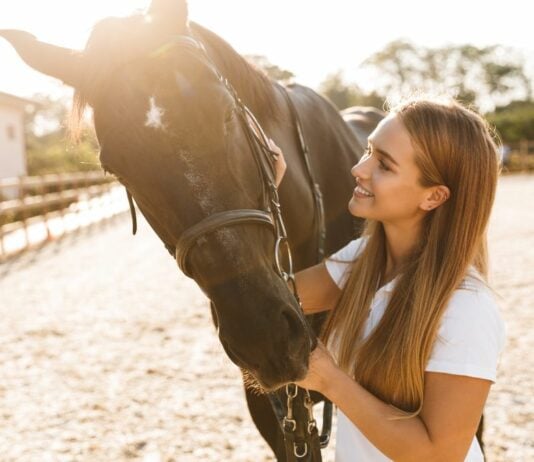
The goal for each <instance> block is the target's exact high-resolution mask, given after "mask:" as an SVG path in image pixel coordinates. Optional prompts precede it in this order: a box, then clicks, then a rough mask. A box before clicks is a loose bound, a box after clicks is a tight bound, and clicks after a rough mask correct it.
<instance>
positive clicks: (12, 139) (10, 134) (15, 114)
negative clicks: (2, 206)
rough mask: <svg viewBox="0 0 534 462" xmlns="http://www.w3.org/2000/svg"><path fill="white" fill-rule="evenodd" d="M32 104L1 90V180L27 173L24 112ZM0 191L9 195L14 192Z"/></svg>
mask: <svg viewBox="0 0 534 462" xmlns="http://www.w3.org/2000/svg"><path fill="white" fill-rule="evenodd" d="M30 104H32V102H31V101H28V100H25V99H23V98H19V97H17V96H13V95H9V94H7V93H2V92H0V180H1V179H3V178H10V177H17V176H24V175H26V174H27V168H26V141H25V133H24V114H25V110H26V107H27V106H28V105H30ZM0 193H1V194H3V195H4V197H5V196H7V197H9V196H13V193H14V192H12V191H7V190H4V191H0ZM15 194H16V193H15Z"/></svg>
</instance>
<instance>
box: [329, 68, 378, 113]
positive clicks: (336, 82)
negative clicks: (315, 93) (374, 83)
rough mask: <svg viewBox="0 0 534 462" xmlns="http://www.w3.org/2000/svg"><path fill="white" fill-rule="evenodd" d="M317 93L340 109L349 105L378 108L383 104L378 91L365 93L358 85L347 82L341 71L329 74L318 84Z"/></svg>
mask: <svg viewBox="0 0 534 462" xmlns="http://www.w3.org/2000/svg"><path fill="white" fill-rule="evenodd" d="M319 93H321V94H322V95H323V96H325V97H326V98H328V99H329V100H330V101H331V102H332V103H333V104H334V105H335V106H336V107H337V108H338V109H340V110H341V109H346V108H348V107H351V106H372V107H376V108H379V109H380V108H382V107H383V105H384V98H383V97H382V96H380V95H379V94H378V93H376V92H371V93H365V92H364V91H363V90H362V89H361V88H360V87H359V86H358V85H356V84H347V83H346V82H345V80H344V78H343V74H342V72H336V73H335V74H331V75H329V76H328V77H327V78H326V79H325V80H324V81H323V82H322V83H321V85H320V86H319Z"/></svg>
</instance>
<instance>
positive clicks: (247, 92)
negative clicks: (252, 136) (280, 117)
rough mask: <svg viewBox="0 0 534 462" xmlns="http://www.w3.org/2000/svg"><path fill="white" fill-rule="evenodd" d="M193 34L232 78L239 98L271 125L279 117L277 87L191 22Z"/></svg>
mask: <svg viewBox="0 0 534 462" xmlns="http://www.w3.org/2000/svg"><path fill="white" fill-rule="evenodd" d="M190 31H191V33H192V34H193V36H195V37H196V38H198V39H200V40H201V42H202V43H203V44H204V46H205V47H206V48H207V50H208V54H209V56H210V58H211V59H212V60H213V62H214V64H215V66H216V67H217V69H218V71H219V72H220V73H221V74H222V75H223V76H224V77H225V78H226V79H228V81H229V82H230V84H231V85H232V87H233V88H234V89H235V91H236V92H237V95H238V96H239V98H240V99H241V100H242V101H243V103H245V105H246V106H247V107H248V108H249V109H250V110H251V111H252V112H253V113H254V115H255V116H256V118H257V119H258V121H259V122H260V123H267V122H269V120H271V119H273V118H276V115H277V112H278V109H279V107H278V106H277V101H276V100H277V99H278V98H277V95H276V91H275V88H274V86H275V84H274V83H273V82H272V81H271V80H270V79H269V78H268V77H267V76H265V75H264V74H263V73H261V72H260V71H258V70H256V69H255V68H254V67H253V66H252V65H251V64H249V63H248V62H247V61H246V60H245V58H243V57H242V56H241V55H239V53H237V52H236V51H235V50H234V49H233V48H232V47H231V46H230V45H229V44H228V43H226V42H225V41H224V40H223V39H222V38H221V37H219V36H217V35H216V34H214V33H213V32H211V31H210V30H208V29H206V28H204V27H202V26H200V25H199V24H196V23H191V25H190Z"/></svg>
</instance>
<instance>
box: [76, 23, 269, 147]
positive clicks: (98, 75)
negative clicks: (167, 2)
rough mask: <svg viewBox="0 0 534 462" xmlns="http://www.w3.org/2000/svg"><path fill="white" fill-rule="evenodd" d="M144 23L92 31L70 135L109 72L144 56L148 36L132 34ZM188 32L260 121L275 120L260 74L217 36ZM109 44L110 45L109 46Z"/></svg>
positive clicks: (266, 80)
mask: <svg viewBox="0 0 534 462" xmlns="http://www.w3.org/2000/svg"><path fill="white" fill-rule="evenodd" d="M143 21H144V17H143V16H142V15H134V16H130V17H127V18H107V19H104V20H102V21H100V22H99V23H98V24H96V26H95V27H94V29H93V34H92V35H91V39H90V40H89V42H88V44H87V48H86V50H85V51H84V52H83V63H84V68H85V72H84V76H83V77H84V82H83V83H82V85H81V88H78V89H77V91H76V93H75V97H74V106H73V111H72V114H71V118H70V121H69V125H70V128H71V133H72V134H73V135H74V137H76V136H77V135H79V133H80V121H81V119H82V116H83V112H84V110H85V107H86V106H87V102H88V100H91V96H94V95H99V94H100V92H101V90H102V88H105V87H106V81H107V79H108V78H109V76H110V75H111V74H112V73H113V71H114V70H115V69H117V68H119V67H120V66H121V65H124V64H125V63H127V62H128V61H130V60H131V59H133V58H135V56H138V55H139V53H142V52H146V53H147V54H148V53H150V52H151V51H153V50H152V49H151V45H150V42H151V39H152V37H143V36H142V35H139V34H137V33H136V31H137V30H139V28H140V26H141V24H142V23H143ZM189 26H190V29H191V31H192V32H193V34H194V35H195V37H196V38H197V39H199V40H200V41H202V43H203V44H204V45H205V46H206V48H208V49H209V50H210V52H211V53H213V54H214V55H215V56H213V58H215V60H216V62H217V66H218V67H219V71H220V72H221V74H222V75H224V76H225V77H226V78H227V79H228V80H229V81H230V82H231V83H232V85H233V86H234V88H236V90H237V91H238V92H239V97H240V98H241V100H243V102H244V103H245V104H246V105H247V106H248V107H249V108H250V109H251V110H252V112H254V114H255V115H256V116H257V117H258V119H260V120H271V119H276V118H277V115H278V113H279V111H278V107H277V104H276V98H275V86H274V83H273V82H272V81H271V80H270V78H269V77H268V76H267V75H266V74H265V73H263V71H261V70H259V69H257V68H255V67H254V66H253V65H252V64H250V63H249V62H248V61H246V60H245V59H244V58H243V57H242V56H240V55H239V54H238V53H237V52H236V51H235V50H234V49H233V48H232V47H231V46H230V45H229V44H228V43H227V42H226V41H224V40H223V39H222V38H221V37H219V36H218V35H216V34H215V33H213V32H211V31H210V30H208V29H206V28H205V27H202V26H201V25H199V24H196V23H194V22H191V23H190V24H189ZM110 44H113V45H114V46H113V45H111V46H110Z"/></svg>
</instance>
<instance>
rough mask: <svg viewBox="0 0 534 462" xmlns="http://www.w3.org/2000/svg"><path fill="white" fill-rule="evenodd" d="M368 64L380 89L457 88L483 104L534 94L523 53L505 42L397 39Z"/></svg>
mask: <svg viewBox="0 0 534 462" xmlns="http://www.w3.org/2000/svg"><path fill="white" fill-rule="evenodd" d="M364 67H366V68H367V69H368V70H370V71H371V73H372V74H374V77H375V78H374V79H373V80H374V81H375V85H376V87H375V88H376V91H378V92H379V93H380V94H384V95H388V96H389V95H391V94H401V95H405V94H411V93H414V92H432V93H436V92H437V93H449V94H450V93H452V94H454V95H455V96H456V97H457V98H458V99H459V100H461V101H462V102H464V103H474V104H475V105H477V106H478V107H479V108H480V109H481V110H488V109H489V110H492V109H493V108H494V107H495V106H498V105H502V104H506V103H507V102H508V101H510V100H512V99H525V100H529V99H530V98H531V82H530V80H529V79H528V77H527V76H526V74H525V70H524V63H523V58H522V56H521V55H520V54H519V53H518V52H517V51H515V50H513V49H509V48H506V47H503V46H500V45H492V46H487V47H481V48H478V47H475V46H473V45H450V46H445V47H440V48H427V47H424V46H415V45H413V44H412V43H410V42H407V41H404V40H397V41H394V42H391V43H389V44H388V45H387V46H386V47H385V48H384V49H383V50H381V51H379V52H377V53H375V54H373V55H372V56H370V57H369V58H368V59H367V60H366V61H365V62H364Z"/></svg>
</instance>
